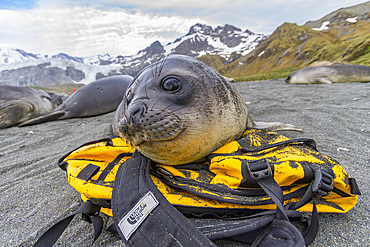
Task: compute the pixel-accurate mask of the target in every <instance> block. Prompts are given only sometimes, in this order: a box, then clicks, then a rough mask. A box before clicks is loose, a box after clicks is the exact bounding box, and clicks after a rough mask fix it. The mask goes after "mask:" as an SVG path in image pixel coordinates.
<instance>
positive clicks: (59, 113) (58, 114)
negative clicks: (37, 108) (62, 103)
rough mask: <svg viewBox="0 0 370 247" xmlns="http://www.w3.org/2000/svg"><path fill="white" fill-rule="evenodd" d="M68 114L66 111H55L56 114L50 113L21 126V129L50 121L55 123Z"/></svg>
mask: <svg viewBox="0 0 370 247" xmlns="http://www.w3.org/2000/svg"><path fill="white" fill-rule="evenodd" d="M65 114H66V111H55V112H50V113H48V114H46V115H43V116H40V117H37V118H34V119H31V120H28V121H25V122H23V123H21V124H20V125H19V127H23V126H28V125H34V124H39V123H44V122H48V121H53V120H58V119H60V118H61V117H63V116H64V115H65Z"/></svg>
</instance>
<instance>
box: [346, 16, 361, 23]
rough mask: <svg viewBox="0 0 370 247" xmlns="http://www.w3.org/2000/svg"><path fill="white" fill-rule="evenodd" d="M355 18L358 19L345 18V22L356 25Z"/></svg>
mask: <svg viewBox="0 0 370 247" xmlns="http://www.w3.org/2000/svg"><path fill="white" fill-rule="evenodd" d="M357 17H358V16H356V17H353V18H347V19H346V22H349V23H356V22H357Z"/></svg>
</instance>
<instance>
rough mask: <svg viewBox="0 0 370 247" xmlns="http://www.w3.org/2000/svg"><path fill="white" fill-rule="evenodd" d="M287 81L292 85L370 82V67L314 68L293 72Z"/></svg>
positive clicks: (349, 65) (348, 65)
mask: <svg viewBox="0 0 370 247" xmlns="http://www.w3.org/2000/svg"><path fill="white" fill-rule="evenodd" d="M285 81H286V82H287V83H292V84H309V83H322V84H331V83H339V82H370V67H367V66H363V65H353V64H341V65H330V66H313V67H307V68H303V69H300V70H297V71H294V72H292V73H291V74H290V75H289V76H288V77H287V79H286V80H285Z"/></svg>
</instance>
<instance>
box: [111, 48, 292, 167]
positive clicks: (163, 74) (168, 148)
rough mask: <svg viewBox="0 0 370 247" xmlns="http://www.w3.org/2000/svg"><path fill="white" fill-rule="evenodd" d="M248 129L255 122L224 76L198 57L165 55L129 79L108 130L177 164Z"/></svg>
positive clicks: (152, 155)
mask: <svg viewBox="0 0 370 247" xmlns="http://www.w3.org/2000/svg"><path fill="white" fill-rule="evenodd" d="M278 124H280V126H281V123H278ZM248 126H249V127H255V126H256V124H255V123H253V121H252V120H251V119H250V117H249V115H248V111H247V107H246V104H245V102H244V100H243V98H242V96H241V95H240V94H239V93H238V92H237V91H236V89H235V88H234V87H233V86H232V85H231V84H230V83H229V82H228V81H227V80H226V79H225V78H224V77H223V76H221V75H220V74H218V73H217V72H216V71H215V70H213V69H212V68H211V67H209V66H207V65H206V64H204V63H202V62H201V61H199V60H197V59H194V58H191V57H187V56H182V55H170V56H168V57H165V58H164V59H162V60H160V61H158V62H157V63H154V64H152V65H150V66H148V67H146V68H145V69H144V70H142V71H141V72H140V73H139V75H138V76H137V77H136V78H135V79H134V81H133V82H132V83H131V85H130V86H129V88H128V89H127V92H126V96H125V98H124V100H123V101H122V103H121V104H120V106H119V107H118V109H117V111H116V115H115V120H114V123H113V130H114V132H116V134H118V135H120V136H121V137H122V138H123V139H125V140H126V141H128V142H129V143H131V144H132V145H133V146H135V148H136V149H138V150H139V152H141V153H142V154H143V155H145V156H147V157H149V158H150V159H152V160H154V161H156V162H158V163H162V164H169V165H178V164H185V163H189V162H192V161H196V160H199V159H201V158H203V157H205V156H206V155H208V154H210V153H211V152H212V151H214V150H216V149H218V148H219V147H221V146H223V145H224V144H226V143H227V142H229V141H231V140H234V139H236V138H239V137H241V136H242V134H243V132H244V131H245V130H246V128H247V127H248ZM271 126H272V125H271V124H270V125H268V126H266V127H271ZM273 126H275V124H273ZM289 127H292V126H289Z"/></svg>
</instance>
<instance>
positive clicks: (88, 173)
mask: <svg viewBox="0 0 370 247" xmlns="http://www.w3.org/2000/svg"><path fill="white" fill-rule="evenodd" d="M99 170H100V167H99V166H96V165H93V164H91V163H89V164H88V165H87V166H85V167H84V169H82V170H81V171H80V172H79V173H78V175H77V177H76V178H78V179H82V180H84V181H88V180H89V179H91V178H92V177H93V176H94V175H95V174H96V173H97V172H98V171H99Z"/></svg>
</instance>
